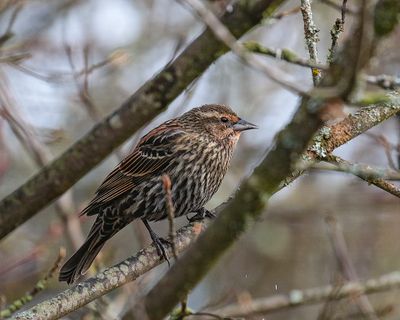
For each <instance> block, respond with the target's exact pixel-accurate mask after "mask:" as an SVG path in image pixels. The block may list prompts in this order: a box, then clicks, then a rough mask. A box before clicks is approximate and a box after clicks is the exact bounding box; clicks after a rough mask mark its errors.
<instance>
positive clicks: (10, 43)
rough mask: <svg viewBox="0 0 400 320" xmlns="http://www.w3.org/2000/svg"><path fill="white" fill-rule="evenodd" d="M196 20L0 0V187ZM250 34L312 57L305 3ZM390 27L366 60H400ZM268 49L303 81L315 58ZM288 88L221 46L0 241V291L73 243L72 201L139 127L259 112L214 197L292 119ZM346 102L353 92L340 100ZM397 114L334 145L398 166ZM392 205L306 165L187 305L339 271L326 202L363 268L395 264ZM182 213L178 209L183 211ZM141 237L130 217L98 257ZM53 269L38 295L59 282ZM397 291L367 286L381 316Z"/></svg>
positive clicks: (5, 190)
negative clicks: (172, 95)
mask: <svg viewBox="0 0 400 320" xmlns="http://www.w3.org/2000/svg"><path fill="white" fill-rule="evenodd" d="M299 2H300V1H287V2H286V3H285V5H284V6H283V7H282V8H280V9H279V12H285V11H287V10H290V9H292V8H295V7H297V6H298V5H299ZM337 3H339V2H337ZM213 5H214V6H216V7H217V6H218V5H220V2H218V1H217V2H215V3H213ZM351 5H354V3H353V2H350V3H349V7H351ZM313 13H314V18H315V23H316V25H317V27H318V28H319V29H320V33H319V37H320V42H319V43H318V50H319V57H320V60H321V62H322V63H325V62H326V57H327V54H328V48H329V47H330V42H331V39H330V29H331V28H332V25H333V24H334V22H335V20H336V18H338V17H339V16H340V12H339V11H338V10H337V9H335V8H333V7H332V6H330V5H327V4H326V3H324V2H323V1H315V2H314V4H313ZM350 22H351V17H349V23H350ZM348 26H349V25H346V26H345V32H344V35H343V36H342V37H345V36H346V34H347V31H348V29H349V28H348ZM203 29H204V26H203V24H202V23H201V22H200V21H199V19H198V18H197V17H196V16H194V15H193V14H192V13H191V11H190V9H189V8H188V7H185V6H182V5H181V4H179V3H178V2H175V1H171V0H136V1H132V0H114V1H107V0H86V1H80V0H64V1H62V0H58V1H44V0H31V1H18V0H14V1H11V0H9V1H1V2H0V198H3V197H4V196H6V195H7V194H9V193H10V192H12V191H13V190H14V189H15V188H17V187H18V186H19V185H21V184H22V183H24V182H25V181H26V180H27V179H28V178H29V177H30V176H31V175H33V174H34V173H35V172H37V170H38V169H39V168H40V167H41V166H42V165H43V164H44V163H47V162H48V161H49V160H51V159H53V158H54V157H57V156H58V155H59V154H61V153H62V152H63V151H64V150H65V149H66V148H68V147H69V146H70V145H71V144H72V143H73V142H74V141H76V140H77V139H79V138H80V137H82V136H83V135H84V134H85V133H86V132H88V130H90V129H91V128H92V126H93V125H94V124H95V123H96V121H98V120H99V119H101V118H102V117H103V116H105V115H107V114H108V113H110V112H111V111H112V110H114V109H115V108H117V107H118V106H119V105H120V104H121V103H122V102H123V101H124V100H125V99H126V98H127V97H128V96H129V95H131V94H132V93H133V92H135V91H136V90H137V89H138V88H139V87H140V86H141V85H142V84H143V83H144V82H145V81H147V80H148V79H150V78H151V77H152V75H154V74H155V73H156V72H157V71H159V70H161V69H162V68H163V66H165V64H167V63H168V62H169V61H170V60H171V59H173V58H174V56H176V54H177V52H180V51H181V50H182V49H183V48H184V47H185V46H186V45H187V44H188V43H190V41H191V40H192V39H194V38H195V37H196V36H197V35H198V34H199V33H200V32H201V31H202V30H203ZM245 39H246V40H256V41H258V42H260V43H261V44H263V45H265V46H267V47H269V48H275V49H279V48H281V49H282V48H289V49H291V50H293V51H295V52H296V53H298V55H300V56H302V57H304V58H307V57H308V52H307V49H306V47H305V42H304V34H303V21H302V18H301V13H300V12H294V13H293V14H289V15H287V16H285V17H283V18H281V19H269V20H266V21H264V22H263V24H262V25H260V26H258V27H257V28H255V29H254V30H253V31H252V32H250V33H249V34H247V35H246V37H245ZM399 41H400V30H399V29H397V30H396V31H395V32H394V33H393V34H392V35H391V37H390V38H388V39H385V40H384V41H383V42H382V43H381V44H380V46H379V50H378V54H377V55H376V58H374V59H373V60H372V61H371V64H370V66H369V70H368V72H369V74H381V73H388V74H392V75H398V74H399V73H400V51H399V50H398V43H399ZM10 57H11V58H10ZM5 58H7V59H8V62H7V63H5V61H7V59H5ZM10 59H12V60H10ZM262 59H267V61H268V63H269V64H270V66H271V67H273V68H275V69H277V70H281V72H284V73H285V74H286V75H288V76H289V78H290V79H291V80H292V81H293V82H298V83H302V84H303V85H305V86H308V87H309V88H311V87H312V79H311V72H310V70H309V69H307V68H303V67H299V66H295V65H292V64H288V63H285V62H282V61H277V60H274V59H270V58H262ZM10 61H12V63H9V62H10ZM298 100H299V99H298V97H297V96H296V95H294V94H292V93H290V92H288V91H286V90H284V89H282V87H280V86H279V85H277V84H275V83H273V82H271V81H270V80H269V79H267V78H266V77H265V76H264V75H262V74H261V73H259V72H257V71H255V70H253V69H250V68H249V67H247V66H245V65H243V64H242V63H241V62H240V61H239V60H238V59H237V58H236V57H235V56H234V55H233V54H226V55H224V56H223V57H222V58H220V59H219V60H218V61H217V62H216V63H214V64H213V65H212V66H210V68H209V69H208V70H207V72H205V73H204V74H203V75H202V76H201V78H199V79H198V80H197V81H196V82H195V83H193V84H192V85H191V86H190V87H189V88H187V90H186V91H185V92H184V93H183V94H182V95H181V96H180V97H179V98H178V99H176V101H175V102H174V103H173V104H172V105H171V106H170V107H169V108H168V111H167V112H165V113H163V114H162V115H160V116H159V117H158V118H157V119H155V120H154V121H153V122H152V123H149V124H148V125H147V126H146V127H145V128H143V130H142V131H141V132H138V133H137V134H136V135H135V136H133V137H132V138H131V139H130V140H129V141H128V142H127V143H125V145H124V146H123V147H121V148H120V149H119V150H118V151H117V152H115V153H114V154H113V155H111V156H110V157H108V158H107V159H106V160H105V161H104V162H103V163H102V164H101V165H100V166H98V167H97V168H95V169H94V170H92V171H91V172H90V173H89V174H87V175H86V176H85V177H84V178H83V179H81V180H80V181H79V182H78V183H77V184H76V185H75V186H74V187H73V188H72V189H71V190H70V191H69V192H68V193H67V194H66V195H65V196H63V197H62V198H61V200H60V202H58V204H57V205H51V206H49V207H48V208H47V209H46V210H43V211H42V212H41V213H39V214H37V215H36V216H35V217H34V218H32V219H31V220H29V221H28V222H27V223H25V224H23V225H22V226H21V227H19V228H18V229H17V230H16V231H14V232H13V233H12V234H10V235H9V236H8V237H7V238H6V239H5V240H3V241H2V242H0V296H1V297H2V299H1V303H0V306H1V305H7V303H9V302H12V301H13V300H14V299H16V298H18V297H20V296H21V295H23V294H24V293H25V292H26V291H29V290H31V289H32V287H33V286H34V285H35V283H36V282H37V281H38V280H39V279H41V278H42V277H43V276H44V274H46V272H47V271H48V270H49V269H50V268H51V267H52V266H53V265H54V261H55V260H56V258H57V256H58V252H59V248H60V247H61V246H64V247H66V249H67V255H68V256H69V255H71V254H72V252H73V251H74V248H76V247H77V246H78V245H79V244H80V243H81V241H82V240H83V238H84V237H85V235H86V234H87V231H88V228H89V227H90V225H91V223H92V219H90V218H86V217H82V218H79V217H78V214H79V212H80V210H81V209H83V207H84V206H85V205H86V204H87V203H88V201H89V200H90V199H91V197H92V195H93V194H94V191H95V189H96V187H97V186H98V185H99V184H100V183H101V181H102V180H103V179H104V177H105V176H106V174H107V173H108V172H109V171H111V170H112V168H113V167H114V166H115V165H116V164H117V163H118V161H119V159H120V158H121V156H123V155H124V154H126V153H127V152H128V151H129V150H130V149H131V148H132V147H133V146H134V145H135V143H136V142H137V141H138V138H139V137H140V136H142V135H143V134H144V133H145V132H147V131H148V130H149V129H151V128H153V127H154V126H156V125H157V124H159V123H161V122H163V121H165V120H166V119H169V118H172V117H175V116H177V115H180V114H181V113H183V112H184V111H186V110H188V109H190V108H192V107H196V106H199V105H202V104H205V103H222V104H228V105H230V106H231V107H232V108H233V109H234V110H235V111H236V112H237V113H238V114H239V115H240V116H241V117H243V118H245V119H247V120H249V121H251V122H253V123H256V124H258V125H259V127H260V129H259V130H257V132H255V131H254V132H253V131H252V132H249V133H247V134H244V135H243V136H242V139H241V141H240V143H239V147H238V149H237V151H236V153H235V156H234V160H233V163H232V165H231V168H230V170H229V172H228V174H227V176H226V178H225V180H224V183H223V185H222V187H221V188H220V190H219V192H218V194H217V195H216V196H215V197H214V198H213V199H212V201H211V202H210V203H209V207H210V208H213V207H215V206H216V205H218V204H220V203H221V202H223V201H224V200H225V199H226V198H227V197H228V196H229V195H230V194H231V193H232V192H233V191H234V190H235V189H236V188H237V186H238V184H239V183H240V180H241V179H243V178H244V177H245V176H247V175H248V174H250V172H251V170H252V168H254V167H255V166H256V164H257V163H258V162H259V161H260V160H261V159H262V157H263V155H264V154H265V152H266V151H267V150H268V147H269V146H270V143H271V141H272V139H273V137H274V135H275V134H276V133H277V132H278V131H279V129H281V128H282V127H283V126H284V125H285V123H287V121H289V120H290V117H291V115H292V112H293V111H294V109H295V107H296V106H297V102H298ZM354 111H356V109H355V108H354V107H353V108H348V109H346V112H354ZM399 129H400V127H399V121H398V120H396V119H391V120H389V121H386V122H385V123H383V124H381V125H379V126H378V127H376V128H374V129H372V130H370V131H369V133H368V134H364V135H362V136H360V137H358V138H356V139H355V140H353V141H351V142H350V143H348V144H347V145H345V146H343V147H341V148H339V149H338V150H336V151H335V154H337V155H340V156H342V157H343V158H345V159H347V160H349V161H352V162H361V163H368V164H371V165H376V166H380V167H386V168H393V169H396V168H397V169H398V159H399ZM65 174H68V172H66V173H65ZM399 213H400V201H399V199H398V198H396V197H394V196H393V195H390V194H388V193H385V192H384V191H382V190H380V189H377V188H376V187H375V186H372V185H368V184H367V183H366V182H364V181H362V180H360V179H358V178H356V177H354V176H352V175H350V174H347V173H339V172H334V171H322V170H311V171H309V172H308V173H306V174H305V175H304V176H303V177H301V178H300V179H298V180H297V181H295V182H294V183H292V184H291V185H289V186H288V187H286V188H285V189H283V190H282V191H280V192H279V193H278V194H276V195H274V197H273V198H272V200H271V202H270V204H269V206H268V210H266V211H265V214H264V215H263V218H262V219H261V220H260V221H258V222H257V223H256V225H255V226H254V227H253V228H252V229H251V230H249V231H248V232H247V233H246V234H245V235H244V236H243V237H242V238H241V239H240V240H239V241H238V242H237V243H236V244H235V245H234V246H233V247H232V248H231V249H230V250H229V251H228V253H227V254H225V256H224V257H223V258H222V259H221V260H220V261H219V263H218V265H217V266H216V267H215V268H214V269H213V270H212V272H211V273H210V274H209V275H208V276H207V277H206V279H205V280H204V281H203V282H201V284H200V285H199V286H198V287H197V288H196V289H195V290H194V291H193V292H192V293H191V295H190V297H189V307H191V308H193V309H195V310H199V309H201V308H203V307H205V306H207V305H217V306H218V305H219V306H222V305H225V304H227V303H232V302H235V301H243V300H246V299H251V298H258V297H264V296H269V295H273V294H279V293H287V292H289V291H290V290H291V289H295V288H297V289H303V288H310V287H316V286H322V285H326V284H329V283H335V281H338V279H339V281H340V272H339V269H338V264H337V259H336V257H335V254H334V251H333V248H332V243H331V241H330V239H329V235H328V231H329V227H328V225H327V223H326V221H325V220H326V217H327V216H331V217H335V218H336V220H337V223H338V224H340V226H341V229H342V231H343V233H344V237H345V240H346V243H347V246H348V249H349V253H350V256H351V260H352V262H353V263H354V265H355V268H356V271H357V274H358V276H359V278H360V279H368V278H371V277H376V276H379V275H381V274H383V273H388V272H391V271H394V270H397V269H399V266H400V255H399V252H400V241H399V227H400V216H399ZM177 223H178V224H180V225H184V224H185V223H186V220H185V218H183V219H181V220H178V222H177ZM155 229H156V230H157V231H158V233H159V234H161V235H165V234H166V233H167V232H168V230H167V222H160V223H156V224H155ZM148 244H150V239H149V238H148V237H147V234H146V233H145V232H143V229H142V227H141V226H139V225H138V224H135V223H134V224H133V225H132V226H128V227H126V228H125V229H124V230H123V231H122V232H120V233H119V234H118V235H117V236H115V237H114V238H113V239H112V240H111V241H109V242H108V244H107V245H106V247H105V248H104V249H103V251H102V254H101V257H100V259H99V263H98V264H97V267H98V268H103V267H105V266H111V265H113V264H115V263H117V262H119V261H121V260H123V259H125V258H126V257H128V256H130V255H132V254H135V253H136V252H137V251H138V250H139V249H140V248H142V247H144V246H146V245H148ZM166 268H167V266H166V265H165V264H163V265H162V266H160V267H158V268H156V269H155V270H153V271H151V272H150V273H149V274H147V275H145V276H144V277H142V278H141V279H139V280H138V281H136V282H135V283H132V284H129V285H127V286H125V287H124V288H121V289H119V290H116V291H114V292H113V293H112V294H110V295H108V296H107V297H105V298H103V299H101V301H100V302H96V303H94V304H92V306H89V307H87V308H84V309H81V310H79V311H78V312H76V313H74V314H71V315H69V316H68V318H70V319H81V318H85V319H90V317H92V318H95V319H97V318H98V319H101V318H103V319H118V318H119V317H120V316H121V315H124V316H125V319H129V312H128V313H126V312H127V311H129V306H132V304H133V302H132V301H134V300H135V297H137V296H140V295H142V294H143V293H144V292H146V290H147V289H148V288H150V287H151V286H152V284H154V281H155V280H156V279H157V278H159V277H160V275H161V274H162V273H163V272H164V271H165V270H166ZM56 278H57V277H54V278H53V279H51V281H50V283H49V287H48V288H47V289H46V290H44V291H43V292H41V293H40V294H38V295H37V296H35V298H34V302H35V301H40V300H42V299H44V298H46V297H49V296H52V295H54V294H55V293H57V292H59V291H60V290H62V289H65V288H66V285H65V284H60V283H58V281H57V279H56ZM399 298H400V295H399V293H398V292H396V291H391V292H388V293H384V294H379V295H373V296H371V297H370V299H371V302H372V304H373V305H374V306H375V307H376V308H377V309H379V308H381V309H382V308H385V307H388V306H389V307H393V308H394V309H393V310H391V312H390V313H388V314H385V317H386V318H388V319H398V318H399V316H400V308H399V307H398V306H396V302H397V301H398V299H399ZM322 309H323V306H322V305H314V306H307V307H300V308H296V309H291V310H285V311H281V312H278V313H274V314H270V315H268V316H266V317H265V319H267V318H268V319H313V318H315V319H316V318H317V317H318V316H320V318H321V310H322ZM96 310H97V311H96ZM99 310H101V312H100V311H99ZM357 310H358V309H357V307H355V306H354V304H353V303H351V301H350V300H345V301H342V302H340V303H337V304H336V306H335V308H333V309H332V311H331V315H330V316H331V318H332V319H333V318H334V317H336V318H334V319H338V317H339V318H340V317H342V318H346V317H347V316H349V315H351V314H353V313H356V312H357ZM262 318H263V317H256V319H262ZM324 319H327V318H324Z"/></svg>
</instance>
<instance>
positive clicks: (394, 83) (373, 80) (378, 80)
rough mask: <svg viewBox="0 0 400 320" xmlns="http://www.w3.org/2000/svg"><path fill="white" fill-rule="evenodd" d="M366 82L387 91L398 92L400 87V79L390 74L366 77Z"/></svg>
mask: <svg viewBox="0 0 400 320" xmlns="http://www.w3.org/2000/svg"><path fill="white" fill-rule="evenodd" d="M365 80H366V81H367V82H368V83H369V84H374V85H376V86H379V87H381V88H383V89H386V90H396V89H397V88H399V87H400V77H399V76H392V75H388V74H380V75H376V76H372V75H366V76H365Z"/></svg>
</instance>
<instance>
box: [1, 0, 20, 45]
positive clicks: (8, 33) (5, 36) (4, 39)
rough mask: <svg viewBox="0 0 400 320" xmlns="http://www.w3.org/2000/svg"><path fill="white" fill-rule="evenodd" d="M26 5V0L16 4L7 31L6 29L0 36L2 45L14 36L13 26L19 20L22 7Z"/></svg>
mask: <svg viewBox="0 0 400 320" xmlns="http://www.w3.org/2000/svg"><path fill="white" fill-rule="evenodd" d="M23 6H24V2H23V1H21V2H18V3H17V4H16V6H15V9H14V11H13V13H12V14H11V18H10V21H9V22H8V25H7V28H6V31H4V33H3V35H1V36H0V47H1V46H2V45H3V44H4V43H5V42H7V41H8V40H10V39H11V38H12V37H13V35H14V34H13V32H12V28H13V26H14V23H15V21H16V20H17V17H18V14H19V13H20V12H21V10H22V7H23Z"/></svg>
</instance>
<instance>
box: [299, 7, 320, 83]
mask: <svg viewBox="0 0 400 320" xmlns="http://www.w3.org/2000/svg"><path fill="white" fill-rule="evenodd" d="M300 8H301V14H302V16H303V22H304V37H305V40H306V45H307V48H308V53H309V55H310V60H311V61H312V62H313V63H318V50H317V43H318V41H319V38H318V32H319V29H318V28H317V27H316V26H315V23H314V20H313V15H312V10H311V0H301V7H300ZM311 74H312V78H313V82H314V86H316V85H318V83H319V81H320V80H321V72H320V70H319V69H317V68H312V69H311Z"/></svg>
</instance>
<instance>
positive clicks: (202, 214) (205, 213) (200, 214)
mask: <svg viewBox="0 0 400 320" xmlns="http://www.w3.org/2000/svg"><path fill="white" fill-rule="evenodd" d="M215 217H216V215H215V213H214V212H213V211H210V210H207V209H206V208H201V209H199V210H197V212H196V214H195V215H194V216H193V217H190V218H189V217H187V219H188V221H189V222H190V223H192V222H196V221H202V220H204V219H205V218H208V219H214V218H215Z"/></svg>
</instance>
